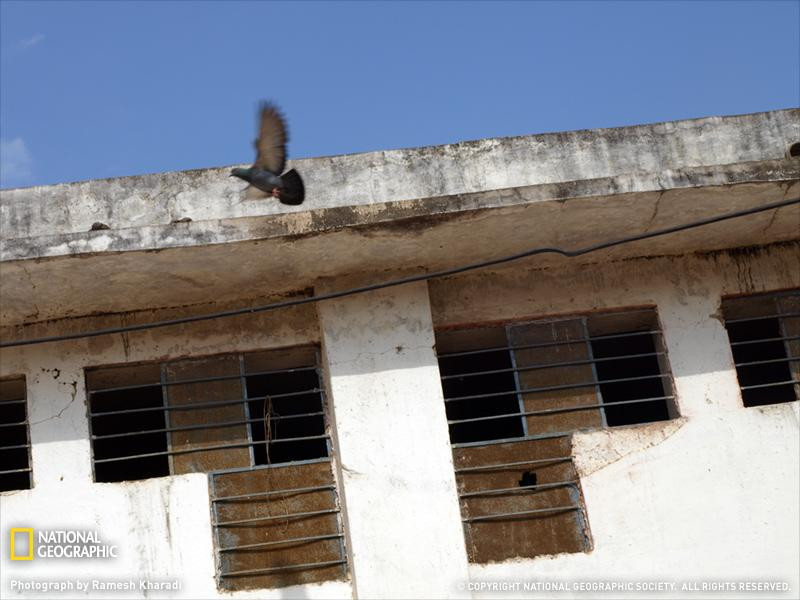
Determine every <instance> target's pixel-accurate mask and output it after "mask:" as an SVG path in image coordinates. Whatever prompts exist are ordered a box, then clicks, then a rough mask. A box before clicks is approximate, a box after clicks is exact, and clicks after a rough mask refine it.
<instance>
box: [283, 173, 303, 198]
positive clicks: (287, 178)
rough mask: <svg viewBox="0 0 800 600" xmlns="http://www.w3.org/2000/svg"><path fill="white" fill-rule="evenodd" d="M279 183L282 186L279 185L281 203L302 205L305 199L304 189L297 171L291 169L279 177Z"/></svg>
mask: <svg viewBox="0 0 800 600" xmlns="http://www.w3.org/2000/svg"><path fill="white" fill-rule="evenodd" d="M281 183H282V184H283V185H281V195H280V201H281V203H283V204H291V205H293V206H296V205H298V204H302V203H303V200H304V199H305V197H306V188H305V186H304V185H303V180H302V179H301V178H300V175H299V174H298V173H297V171H295V170H294V169H291V170H289V171H287V172H286V173H284V174H283V175H281Z"/></svg>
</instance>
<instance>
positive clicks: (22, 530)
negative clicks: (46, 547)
mask: <svg viewBox="0 0 800 600" xmlns="http://www.w3.org/2000/svg"><path fill="white" fill-rule="evenodd" d="M18 533H27V534H28V553H27V554H23V555H22V556H17V553H16V549H15V547H14V544H15V542H16V537H17V534H18ZM11 560H33V528H32V527H17V528H13V527H12V528H11Z"/></svg>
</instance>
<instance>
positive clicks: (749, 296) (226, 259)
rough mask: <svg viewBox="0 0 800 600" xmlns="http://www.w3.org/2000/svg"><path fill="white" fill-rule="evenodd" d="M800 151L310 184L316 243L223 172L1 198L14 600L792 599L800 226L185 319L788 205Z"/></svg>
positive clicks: (475, 157)
mask: <svg viewBox="0 0 800 600" xmlns="http://www.w3.org/2000/svg"><path fill="white" fill-rule="evenodd" d="M798 143H800V111H798V110H781V111H774V112H769V113H761V114H753V115H744V116H734V117H714V118H706V119H698V120H690V121H679V122H671V123H660V124H656V125H645V126H636V127H625V128H619V129H607V130H592V131H576V132H565V133H557V134H546V135H532V136H523V137H517V138H503V139H487V140H480V141H476V142H465V143H460V144H454V145H449V146H441V147H432V148H416V149H410V150H395V151H386V152H373V153H367V154H359V155H351V156H334V157H323V158H312V159H306V160H298V161H294V162H293V164H292V166H293V167H295V168H297V169H298V171H300V172H301V173H302V174H303V176H304V177H305V179H306V184H307V190H308V194H307V200H306V202H305V204H303V205H302V206H298V207H286V206H282V205H279V204H277V203H275V202H265V201H251V200H245V199H243V197H242V195H241V188H242V184H241V182H238V181H234V180H233V179H231V178H229V177H228V176H227V174H228V169H227V168H222V169H204V170H198V171H189V172H181V173H161V174H154V175H143V176H136V177H127V178H120V179H110V180H98V181H87V182H80V183H72V184H63V185H53V186H46V187H34V188H27V189H14V190H4V191H3V192H2V195H1V198H2V203H1V204H0V209H1V210H2V214H1V216H2V257H1V258H2V261H1V262H0V277H1V278H2V279H1V281H2V285H1V286H0V312H1V315H0V318H1V319H2V320H1V321H0V323H1V327H2V329H0V333H2V341H3V343H4V344H6V345H7V347H5V348H3V349H2V353H0V394H1V395H0V472H1V473H0V487H2V489H3V490H5V491H3V492H2V493H0V531H2V536H3V541H2V544H0V595H2V597H4V598H5V597H9V598H13V597H58V596H60V597H76V596H84V595H89V596H92V595H94V596H97V597H109V596H111V595H112V594H113V595H117V594H118V595H120V596H122V597H174V598H225V597H232V598H255V597H258V598H351V597H353V598H396V597H403V598H450V597H454V598H483V597H529V596H536V597H557V598H569V597H617V596H619V595H620V594H623V593H628V594H629V595H636V596H651V595H652V596H661V597H664V594H667V595H668V596H670V597H676V596H686V597H689V596H692V597H697V596H698V592H703V591H706V592H710V591H713V590H722V591H727V592H729V593H730V592H736V594H737V595H742V596H759V597H764V594H765V592H764V590H765V589H766V590H767V593H768V594H771V595H773V596H780V595H784V596H785V597H796V596H797V594H798V591H799V590H800V576H798V568H797V565H798V560H799V559H800V534H799V533H798V529H799V528H800V521H799V520H798V504H799V500H800V474H799V472H800V469H799V468H798V456H799V455H800V452H799V448H798V446H799V444H798V440H799V438H800V428H799V427H798V422H799V421H800V414H799V411H798V402H797V399H798V397H800V383H799V382H800V362H798V357H800V339H799V338H800V205H798V204H796V203H795V204H787V205H784V206H782V207H781V208H776V209H771V210H765V211H762V212H757V213H753V214H750V215H747V216H742V217H739V218H735V219H730V220H726V221H724V222H719V223H714V224H708V225H705V226H701V227H695V228H691V229H687V230H685V231H681V232H676V233H671V234H669V235H663V236H657V237H652V238H649V239H643V240H640V241H636V242H632V243H626V244H621V245H617V246H614V247H610V248H607V249H603V250H600V251H597V252H592V253H587V254H583V255H581V256H577V257H573V258H567V257H565V256H561V255H558V254H553V253H545V254H538V255H535V256H531V257H528V258H524V259H520V260H515V261H511V262H507V263H503V264H497V265H494V266H492V267H490V268H483V269H478V270H472V271H468V272H464V273H459V274H454V275H451V276H448V277H438V278H434V279H430V280H427V281H425V280H423V281H416V282H413V283H406V284H403V285H397V286H393V287H386V288H383V289H379V290H375V291H371V292H367V293H361V294H356V295H349V296H345V297H341V298H336V299H330V300H324V301H320V302H310V303H305V304H296V305H293V306H289V307H286V308H281V309H279V310H269V311H255V312H243V313H237V314H234V315H232V316H226V317H221V318H214V319H208V320H193V319H192V318H193V317H198V316H202V315H208V314H211V313H218V312H221V311H236V310H237V309H241V308H251V307H263V306H265V305H269V304H271V303H274V302H279V301H292V300H298V299H302V298H305V297H308V296H310V295H319V294H326V293H331V292H336V291H340V290H345V289H349V288H353V287H357V286H361V285H366V284H372V283H379V282H385V281H389V280H394V279H397V278H400V277H406V276H411V275H417V274H421V273H430V272H434V271H438V270H443V269H451V268H455V267H459V266H461V265H465V264H469V263H475V262H479V261H485V260H490V259H495V258H499V257H503V256H508V255H512V254H515V253H519V252H524V251H526V250H528V249H532V248H538V247H553V246H556V247H560V248H565V249H578V248H586V247H589V246H591V245H593V244H598V243H602V242H606V241H609V240H615V239H618V238H622V237H625V236H630V235H635V234H639V233H646V232H656V231H659V230H663V229H666V228H669V227H672V226H677V225H681V224H685V223H692V222H695V221H698V220H701V219H705V218H709V217H714V216H718V215H722V214H725V213H729V212H732V211H737V210H741V209H747V208H753V207H759V206H765V205H768V204H771V203H776V202H780V201H786V200H792V199H797V198H799V197H800V159H799V158H798V156H797V155H798V154H800V146H798ZM183 318H186V320H185V321H182V322H178V323H172V324H169V325H164V324H163V322H164V321H169V320H174V319H183ZM155 322H162V323H161V324H162V325H164V326H160V327H156V328H152V327H145V328H141V329H135V330H134V329H132V330H127V331H124V332H122V333H113V334H103V335H96V336H93V337H70V336H71V335H73V334H75V335H79V334H81V333H85V332H97V331H99V330H104V329H108V328H121V327H122V328H127V327H131V326H136V325H139V324H143V325H147V324H152V323H155ZM50 337H56V338H58V337H61V338H66V339H60V340H55V341H46V342H41V341H40V342H39V343H31V344H27V345H15V344H13V343H14V342H19V341H25V340H41V338H50ZM12 529H14V530H17V531H13V532H12V531H11V530H12ZM11 540H13V542H12V541H11ZM12 544H14V548H13V556H12ZM64 555H69V556H71V558H64ZM28 557H31V560H25V559H27V558H28ZM20 559H22V560H20ZM612 584H614V585H617V586H618V587H617V588H612V587H611V586H612ZM670 585H673V586H676V587H673V588H670V587H664V586H670ZM58 586H73V587H71V588H69V587H64V588H63V591H60V588H59V587H58ZM83 586H86V587H88V589H84V587H83ZM537 586H538V587H537ZM626 586H627V587H626ZM635 586H638V587H635ZM659 586H662V589H661V591H659ZM693 586H694V587H693ZM703 586H705V587H703ZM715 586H716V587H715ZM726 586H727V587H726ZM731 586H733V587H731ZM740 586H741V587H740ZM759 586H760V587H759ZM634 588H635V589H634ZM695 590H696V591H695Z"/></svg>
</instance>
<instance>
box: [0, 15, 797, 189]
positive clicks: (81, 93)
mask: <svg viewBox="0 0 800 600" xmlns="http://www.w3.org/2000/svg"><path fill="white" fill-rule="evenodd" d="M0 28H1V29H0V52H1V55H0V137H2V166H1V167H0V186H2V187H19V186H30V185H39V184H50V183H58V182H66V181H76V180H82V179H93V178H103V177H114V176H119V175H135V174H140V173H148V172H157V171H172V170H179V169H194V168H203V167H212V166H223V165H230V164H238V163H245V162H249V161H251V160H252V158H253V154H252V145H251V141H252V139H253V137H254V133H255V107H256V103H257V101H258V100H259V99H261V98H271V99H273V100H275V101H276V102H277V103H278V104H279V105H280V106H281V107H282V108H283V110H284V112H285V114H286V116H287V119H288V121H289V127H290V133H291V141H290V146H289V155H290V157H298V158H299V157H307V156H320V155H329V154H344V153H351V152H363V151H370V150H382V149H390V148H400V147H410V146H423V145H430V144H444V143H451V142H458V141H462V140H468V139H477V138H483V137H494V136H510V135H525V134H530V133H542V132H548V131H562V130H569V129H584V128H596V127H613V126H619V125H630V124H637V123H651V122H656V121H666V120H673V119H685V118H693V117H702V116H708V115H724V114H741V113H749V112H758V111H763V110H773V109H778V108H788V107H793V106H795V107H796V106H798V105H800V2H798V1H789V0H786V1H781V2H768V1H756V2H644V1H642V2H577V1H576V2H563V3H552V2H512V3H501V2H491V3H480V2H469V3H468V2H440V3H426V2H399V3H391V2H376V3H372V2H354V3H344V2H342V3H335V2H326V3H316V2H295V3H278V2H190V1H183V2H174V3H168V2H131V3H126V2H99V3H94V2H69V1H59V2H41V1H40V2H37V1H29V2H16V1H9V0H2V2H0Z"/></svg>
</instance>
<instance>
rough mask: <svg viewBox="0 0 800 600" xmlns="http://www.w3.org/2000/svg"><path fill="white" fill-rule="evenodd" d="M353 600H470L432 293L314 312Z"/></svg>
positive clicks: (416, 290) (398, 293)
mask: <svg viewBox="0 0 800 600" xmlns="http://www.w3.org/2000/svg"><path fill="white" fill-rule="evenodd" d="M319 312H320V320H321V323H322V327H323V347H324V353H325V357H326V361H327V372H328V375H329V378H330V379H329V381H330V392H331V406H332V418H333V422H334V435H335V438H334V439H335V443H336V447H337V455H338V463H339V466H340V469H339V470H340V477H341V482H342V495H343V500H344V511H345V522H346V528H347V532H348V544H349V551H350V557H349V558H350V564H351V570H352V575H353V584H354V588H355V594H356V597H360V598H393V597H404V598H452V597H466V596H467V593H466V592H464V591H463V588H464V587H465V583H466V581H467V577H468V563H467V554H466V548H465V544H464V534H463V530H462V526H461V513H460V510H459V506H458V498H457V495H456V484H455V475H454V473H453V460H452V454H451V450H450V441H449V436H448V431H447V420H446V416H445V411H444V402H443V399H442V388H441V385H440V382H439V369H438V365H437V361H436V355H435V353H434V350H433V345H434V337H433V324H432V321H431V312H430V305H429V303H428V288H427V286H426V285H425V284H424V283H415V284H409V285H405V286H402V287H395V288H389V289H385V290H380V291H377V292H371V293H368V294H361V295H357V296H352V297H348V298H343V299H341V300H337V301H331V302H322V303H321V304H320V305H319Z"/></svg>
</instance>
